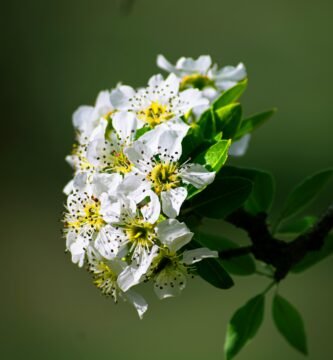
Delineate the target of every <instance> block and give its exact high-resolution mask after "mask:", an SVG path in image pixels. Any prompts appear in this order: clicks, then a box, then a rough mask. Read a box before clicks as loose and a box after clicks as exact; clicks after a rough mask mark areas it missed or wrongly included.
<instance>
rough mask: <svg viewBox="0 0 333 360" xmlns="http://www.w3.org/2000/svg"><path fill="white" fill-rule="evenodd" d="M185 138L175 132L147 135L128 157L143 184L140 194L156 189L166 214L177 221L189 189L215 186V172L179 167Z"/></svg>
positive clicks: (127, 151) (128, 150) (157, 131)
mask: <svg viewBox="0 0 333 360" xmlns="http://www.w3.org/2000/svg"><path fill="white" fill-rule="evenodd" d="M182 138H183V134H179V133H178V132H176V131H173V130H169V129H167V130H165V129H161V128H159V129H155V130H152V131H149V132H147V133H146V134H144V135H143V136H142V137H141V138H140V139H139V140H137V141H135V142H134V143H133V145H132V146H130V147H128V148H126V149H125V154H126V155H127V157H128V159H129V160H130V161H131V163H132V164H133V170H132V173H133V175H132V176H135V177H137V178H138V179H139V180H140V181H138V183H139V184H141V185H140V186H139V187H138V188H137V192H139V193H140V191H142V192H145V191H146V190H147V187H148V188H150V189H152V190H153V191H154V192H155V193H156V194H157V195H158V196H159V197H160V199H161V204H162V210H163V213H164V214H165V215H167V216H168V217H172V218H174V217H176V216H177V215H178V214H179V211H180V207H181V205H182V203H183V202H184V200H185V199H186V196H187V189H186V185H187V184H191V185H193V186H194V187H196V188H197V189H200V188H203V187H205V186H206V185H208V184H210V183H212V182H213V180H214V178H215V173H214V172H209V171H208V170H207V169H206V168H205V167H204V166H202V165H199V164H193V163H185V164H179V159H180V156H181V152H182V147H181V141H182Z"/></svg>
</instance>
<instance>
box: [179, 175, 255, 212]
mask: <svg viewBox="0 0 333 360" xmlns="http://www.w3.org/2000/svg"><path fill="white" fill-rule="evenodd" d="M251 191H252V182H251V181H249V180H247V179H244V178H241V177H236V176H234V177H232V176H230V177H225V178H223V179H216V180H215V181H214V182H213V183H212V184H211V185H209V186H207V188H206V189H205V190H204V191H202V192H201V193H200V194H198V195H197V196H196V197H195V198H193V200H192V201H191V202H190V208H189V209H188V210H187V211H186V210H185V211H186V212H188V211H189V210H195V211H196V212H197V213H199V214H201V215H202V216H205V217H210V218H214V219H222V218H224V217H225V216H227V215H229V214H230V213H232V212H233V211H234V210H236V209H238V208H239V207H241V206H242V205H243V204H244V202H245V201H246V199H247V198H248V197H249V195H250V193H251Z"/></svg>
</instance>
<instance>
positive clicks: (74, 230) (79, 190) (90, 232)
mask: <svg viewBox="0 0 333 360" xmlns="http://www.w3.org/2000/svg"><path fill="white" fill-rule="evenodd" d="M86 178H87V174H79V175H77V176H76V177H75V178H74V181H73V190H72V193H71V194H70V195H69V196H68V198H67V207H66V208H67V212H65V215H64V227H65V235H66V246H67V249H68V250H69V251H70V252H71V254H72V261H73V262H74V263H78V265H79V266H80V267H82V266H83V263H84V259H85V254H86V250H87V249H88V248H89V247H90V246H91V244H92V242H93V241H95V240H98V238H99V237H104V236H105V234H106V235H107V228H108V225H107V222H106V220H105V217H104V216H103V211H102V208H103V207H104V211H106V212H107V211H108V208H109V207H111V205H112V204H111V203H110V202H108V204H107V205H105V204H104V202H105V201H106V200H108V196H107V194H106V193H105V190H106V189H108V187H109V186H110V184H113V185H114V186H117V185H118V184H119V183H120V181H121V176H120V175H119V174H100V175H98V176H96V177H95V179H94V182H93V183H92V184H88V183H87V181H86Z"/></svg>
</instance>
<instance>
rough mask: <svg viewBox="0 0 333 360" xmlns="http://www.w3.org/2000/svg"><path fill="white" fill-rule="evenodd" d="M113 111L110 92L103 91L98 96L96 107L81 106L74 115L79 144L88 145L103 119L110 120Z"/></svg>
mask: <svg viewBox="0 0 333 360" xmlns="http://www.w3.org/2000/svg"><path fill="white" fill-rule="evenodd" d="M113 110H114V109H113V106H112V104H111V102H110V92H109V91H101V92H100V93H99V94H98V96H97V99H96V103H95V106H87V105H83V106H80V107H79V108H78V109H77V110H76V111H75V112H74V114H73V125H74V128H75V129H76V130H77V131H78V139H79V142H80V143H86V142H87V141H88V139H90V138H91V135H92V134H93V132H94V131H95V129H96V128H97V127H98V125H99V122H100V120H101V118H104V119H106V120H108V119H109V117H110V115H111V114H112V112H113Z"/></svg>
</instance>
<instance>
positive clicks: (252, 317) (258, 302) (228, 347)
mask: <svg viewBox="0 0 333 360" xmlns="http://www.w3.org/2000/svg"><path fill="white" fill-rule="evenodd" d="M264 305H265V297H264V295H263V294H259V295H257V296H255V297H254V298H252V299H250V300H249V301H248V302H247V303H246V304H245V305H244V306H243V307H241V308H240V309H238V310H237V311H236V312H235V314H234V315H233V317H232V318H231V320H230V322H229V324H228V328H227V334H226V339H225V344H224V353H225V358H226V360H231V359H232V358H234V357H235V355H237V354H238V353H239V351H240V350H241V349H242V348H243V346H245V345H246V343H247V342H248V341H249V340H251V339H252V338H253V337H254V336H255V335H256V333H257V331H258V329H259V327H260V325H261V323H262V321H263V317H264Z"/></svg>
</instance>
